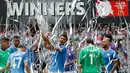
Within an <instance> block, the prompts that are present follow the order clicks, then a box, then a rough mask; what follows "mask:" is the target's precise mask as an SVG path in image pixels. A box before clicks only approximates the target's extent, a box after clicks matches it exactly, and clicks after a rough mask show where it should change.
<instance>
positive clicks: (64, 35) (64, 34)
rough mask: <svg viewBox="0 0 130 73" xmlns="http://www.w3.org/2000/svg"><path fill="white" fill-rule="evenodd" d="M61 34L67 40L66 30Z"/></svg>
mask: <svg viewBox="0 0 130 73" xmlns="http://www.w3.org/2000/svg"><path fill="white" fill-rule="evenodd" d="M61 36H63V37H65V38H66V40H68V37H67V32H64V33H63V34H62V35H61Z"/></svg>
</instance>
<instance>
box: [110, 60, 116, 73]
mask: <svg viewBox="0 0 130 73" xmlns="http://www.w3.org/2000/svg"><path fill="white" fill-rule="evenodd" d="M113 63H114V66H113V68H112V70H111V72H110V73H114V71H115V70H116V69H117V66H118V59H114V60H113Z"/></svg>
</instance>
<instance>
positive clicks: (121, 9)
mask: <svg viewBox="0 0 130 73" xmlns="http://www.w3.org/2000/svg"><path fill="white" fill-rule="evenodd" d="M96 8H97V13H96V15H97V16H101V17H102V16H129V12H128V9H129V8H128V0H108V1H103V0H97V2H96Z"/></svg>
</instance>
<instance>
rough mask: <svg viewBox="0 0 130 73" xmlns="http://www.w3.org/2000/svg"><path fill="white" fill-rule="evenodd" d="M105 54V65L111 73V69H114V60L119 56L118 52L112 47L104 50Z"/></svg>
mask: <svg viewBox="0 0 130 73" xmlns="http://www.w3.org/2000/svg"><path fill="white" fill-rule="evenodd" d="M102 52H103V55H104V60H105V66H106V68H107V72H108V73H110V71H111V70H112V68H113V66H114V64H113V62H112V61H113V60H115V59H118V56H117V54H116V52H115V51H114V50H112V49H109V50H107V51H105V50H102Z"/></svg>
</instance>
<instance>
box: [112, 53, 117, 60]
mask: <svg viewBox="0 0 130 73" xmlns="http://www.w3.org/2000/svg"><path fill="white" fill-rule="evenodd" d="M117 59H118V55H117V54H116V52H115V51H114V53H113V60H117Z"/></svg>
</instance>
